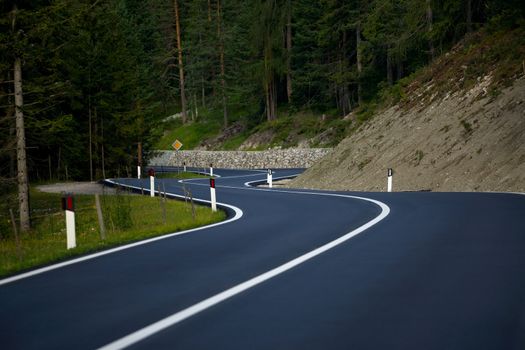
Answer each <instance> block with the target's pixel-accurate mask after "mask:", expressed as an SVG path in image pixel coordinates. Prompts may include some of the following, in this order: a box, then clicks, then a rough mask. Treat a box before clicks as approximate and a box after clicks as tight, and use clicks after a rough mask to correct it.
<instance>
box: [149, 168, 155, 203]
mask: <svg viewBox="0 0 525 350" xmlns="http://www.w3.org/2000/svg"><path fill="white" fill-rule="evenodd" d="M148 175H149V194H150V196H151V197H155V170H153V169H150V170H148Z"/></svg>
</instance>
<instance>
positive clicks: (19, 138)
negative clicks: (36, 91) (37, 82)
mask: <svg viewBox="0 0 525 350" xmlns="http://www.w3.org/2000/svg"><path fill="white" fill-rule="evenodd" d="M17 12H18V8H17V7H16V5H13V19H12V23H11V29H12V31H13V33H14V32H15V29H16V14H17ZM14 90H15V125H16V159H17V178H18V207H19V211H20V230H21V231H23V232H25V231H29V229H30V228H31V220H30V213H29V187H28V174H27V156H26V135H25V127H24V96H23V92H22V60H21V59H20V57H16V58H15V63H14Z"/></svg>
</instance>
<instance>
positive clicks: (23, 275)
mask: <svg viewBox="0 0 525 350" xmlns="http://www.w3.org/2000/svg"><path fill="white" fill-rule="evenodd" d="M107 181H109V182H112V183H114V184H119V183H117V182H115V181H112V180H107ZM120 185H123V184H120ZM123 186H127V187H130V188H135V189H138V190H140V189H141V188H140V187H136V186H129V185H123ZM156 192H159V191H156ZM167 195H169V196H173V197H178V198H184V196H181V195H178V194H174V193H169V192H168V193H167ZM194 201H196V202H201V203H210V201H207V200H203V199H194ZM217 205H218V206H223V207H226V208H229V209H231V210H233V211H234V213H235V215H234V216H233V217H232V218H230V219H228V220H225V221H221V222H218V223H215V224H211V225H207V226H202V227H197V228H194V229H190V230H185V231H179V232H174V233H169V234H166V235H162V236H158V237H153V238H148V239H146V240H143V241H140V242H135V243H131V244H126V245H123V246H119V247H116V248H112V249H108V250H104V251H101V252H98V253H94V254H90V255H86V256H83V257H80V258H76V259H72V260H68V261H64V262H61V263H58V264H53V265H50V266H46V267H42V268H40V269H36V270H33V271H29V272H25V273H21V274H19V275H16V276H12V277H8V278H5V279H3V280H0V286H2V285H5V284H8V283H12V282H15V281H19V280H21V279H25V278H28V277H32V276H36V275H40V274H42V273H45V272H49V271H52V270H56V269H60V268H62V267H65V266H69V265H73V264H78V263H80V262H83V261H87V260H91V259H95V258H98V257H101V256H104V255H108V254H112V253H116V252H119V251H122V250H126V249H130V248H134V247H138V246H141V245H144V244H148V243H151V242H155V241H160V240H162V239H167V238H171V237H175V236H180V235H184V234H187V233H191V232H195V231H201V230H205V229H208V228H211V227H216V226H221V225H225V224H228V223H230V222H233V221H237V220H239V219H240V218H241V217H242V216H243V212H242V210H241V209H240V208H237V207H235V206H233V205H230V204H225V203H217Z"/></svg>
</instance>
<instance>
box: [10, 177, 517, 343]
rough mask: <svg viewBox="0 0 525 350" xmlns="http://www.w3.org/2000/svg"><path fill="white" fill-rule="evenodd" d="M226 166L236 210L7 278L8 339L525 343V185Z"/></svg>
mask: <svg viewBox="0 0 525 350" xmlns="http://www.w3.org/2000/svg"><path fill="white" fill-rule="evenodd" d="M298 172H300V170H293V169H291V170H279V169H277V170H276V171H275V173H274V179H275V178H279V177H286V176H292V175H294V174H297V173H298ZM215 173H216V174H218V175H220V176H221V177H220V178H217V180H216V186H217V200H218V202H220V203H224V204H227V205H228V207H224V206H223V208H226V209H227V211H228V213H229V219H228V220H227V221H226V222H225V223H221V224H218V225H213V226H212V227H209V228H206V229H199V230H192V231H189V232H186V233H183V234H175V235H170V236H167V237H165V238H162V239H154V240H149V241H148V242H146V243H144V244H141V243H140V244H135V245H132V246H125V247H123V248H121V249H115V250H111V251H109V252H105V253H101V254H96V255H91V256H86V257H83V258H81V259H76V260H72V261H69V262H66V263H65V264H62V265H58V266H56V265H53V266H50V267H47V268H46V269H44V270H35V271H31V272H29V273H26V274H20V275H16V276H13V277H11V278H8V279H4V280H0V348H1V349H97V348H104V349H119V348H130V349H404V350H405V349H476V350H480V349H498V350H500V349H516V350H517V349H525V196H523V195H520V194H499V193H351V192H322V191H307V190H304V191H299V190H284V189H280V188H279V189H275V188H274V189H257V188H253V187H248V185H249V184H247V182H250V181H264V180H265V179H266V173H265V172H263V171H235V170H215ZM114 181H115V182H119V183H122V184H126V185H130V186H135V187H136V188H141V187H143V188H146V189H147V188H148V187H149V180H148V179H143V180H134V179H117V180H114ZM159 181H160V180H159ZM161 181H162V183H163V184H164V186H160V187H159V188H161V189H163V188H165V190H166V192H168V193H171V194H174V195H175V194H181V193H182V184H181V183H179V182H177V181H176V180H169V179H164V180H161ZM385 182H386V181H385ZM157 183H158V182H157ZM184 186H186V187H187V188H188V189H191V191H192V193H193V196H194V197H195V198H202V199H205V200H209V198H210V194H209V185H208V180H207V179H199V180H188V181H185V184H184ZM394 186H395V183H394Z"/></svg>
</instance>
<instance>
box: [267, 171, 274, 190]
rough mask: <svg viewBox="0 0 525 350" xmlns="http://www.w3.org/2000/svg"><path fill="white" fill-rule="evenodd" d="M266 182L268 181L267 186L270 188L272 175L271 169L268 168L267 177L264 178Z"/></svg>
mask: <svg viewBox="0 0 525 350" xmlns="http://www.w3.org/2000/svg"><path fill="white" fill-rule="evenodd" d="M266 182H268V187H269V188H272V186H273V184H272V182H273V175H272V169H268V175H267V178H266Z"/></svg>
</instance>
